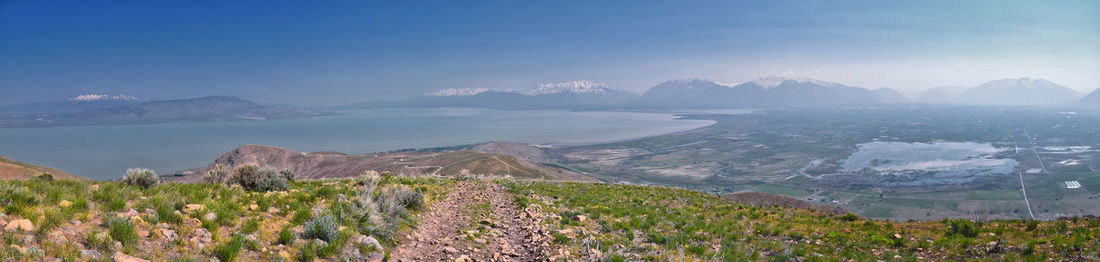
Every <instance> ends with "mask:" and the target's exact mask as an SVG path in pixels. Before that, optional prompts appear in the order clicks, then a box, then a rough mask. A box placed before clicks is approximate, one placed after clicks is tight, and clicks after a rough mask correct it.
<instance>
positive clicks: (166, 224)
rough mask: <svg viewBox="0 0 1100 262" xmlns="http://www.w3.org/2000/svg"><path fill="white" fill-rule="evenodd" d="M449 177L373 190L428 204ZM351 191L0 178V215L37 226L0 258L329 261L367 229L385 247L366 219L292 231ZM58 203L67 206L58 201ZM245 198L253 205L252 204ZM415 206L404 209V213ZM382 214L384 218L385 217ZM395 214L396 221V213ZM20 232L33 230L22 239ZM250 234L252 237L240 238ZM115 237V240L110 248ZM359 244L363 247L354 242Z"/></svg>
mask: <svg viewBox="0 0 1100 262" xmlns="http://www.w3.org/2000/svg"><path fill="white" fill-rule="evenodd" d="M449 183H450V181H447V180H435V179H410V178H389V179H383V180H382V182H381V183H380V185H379V186H378V189H377V191H376V193H375V195H378V194H381V193H380V192H382V191H383V189H384V188H387V187H391V186H399V187H407V188H411V189H414V190H416V191H419V192H423V193H424V195H425V198H426V199H428V201H430V200H431V199H434V198H435V197H438V196H439V194H440V193H442V192H444V190H443V189H444V188H445V187H446V186H448V184H449ZM360 188H361V183H360V181H358V180H314V181H305V182H294V183H292V185H291V188H290V189H289V190H287V191H281V192H270V193H262V192H248V191H244V190H242V189H241V188H240V187H239V186H224V185H208V184H176V183H165V184H160V185H156V186H153V187H151V188H148V189H143V188H140V187H137V186H130V185H127V184H125V183H121V182H90V181H51V182H46V181H38V180H7V181H0V207H2V211H3V212H4V213H5V214H7V215H8V217H6V218H0V222H8V221H13V220H15V219H19V218H29V219H30V220H31V221H32V222H33V223H34V225H35V226H36V227H37V228H38V229H37V230H36V231H32V232H21V231H20V232H8V231H0V244H2V245H0V261H9V260H15V261H42V260H50V259H45V258H61V259H63V260H64V261H80V260H89V259H92V258H90V257H85V256H82V255H81V250H94V251H98V252H100V253H101V254H105V255H106V256H105V258H109V257H110V256H111V255H112V254H114V252H116V251H118V252H123V253H126V254H129V255H133V256H137V257H141V258H145V259H149V260H152V261H206V260H209V258H211V257H219V256H220V257H226V256H229V255H232V256H233V257H236V258H238V259H239V260H241V261H276V260H292V259H297V258H301V257H307V258H308V257H320V258H324V259H335V258H337V257H339V256H341V254H344V253H345V251H346V249H345V248H349V246H350V245H352V244H350V243H349V239H353V238H352V237H353V236H355V235H358V234H363V235H370V236H373V237H375V238H376V239H378V240H379V241H380V242H382V244H383V245H385V246H392V245H393V241H394V238H393V236H392V235H380V234H379V233H377V232H376V231H370V230H366V229H364V226H368V225H367V224H362V223H365V222H362V221H355V220H351V219H344V218H338V219H337V226H341V228H340V230H339V237H338V238H337V239H336V240H332V241H328V242H327V243H323V244H317V243H313V241H305V240H303V239H302V238H301V237H298V236H300V235H301V234H302V232H303V227H302V225H303V224H304V223H305V222H306V221H307V220H309V219H311V218H314V217H317V216H319V214H338V213H341V212H342V214H345V215H346V214H347V213H348V212H350V211H349V209H350V206H349V205H351V202H349V200H354V199H356V196H358V193H359V192H358V190H360ZM61 201H70V202H72V203H73V204H72V205H71V206H69V207H60V205H59V203H60V202H61ZM187 204H200V205H203V206H204V209H203V211H197V212H187V211H186V210H185V207H186V205H187ZM251 205H256V206H255V209H252V208H251V207H252V206H251ZM131 208H132V209H134V210H135V211H136V212H138V213H139V215H138V218H135V219H130V221H131V225H132V230H130V231H129V232H131V233H128V234H127V233H125V232H126V230H120V231H122V232H123V233H122V234H118V235H116V232H115V231H116V230H113V229H114V228H113V227H112V226H111V224H110V221H113V220H114V218H115V217H118V216H120V215H121V214H122V213H125V212H126V211H127V210H130V209H131ZM207 213H213V214H215V215H216V218H214V219H213V220H207V219H206V218H204V217H205V216H206V214H207ZM417 213H418V211H412V213H411V215H412V216H415V215H416V214H417ZM385 219H386V221H387V222H386V223H389V222H388V221H390V219H394V218H393V217H389V218H385ZM74 221H77V222H79V223H76V222H74ZM372 221H374V220H372ZM394 221H405V220H401V219H400V218H397V219H395V220H394ZM372 223H373V222H372ZM406 223H408V222H399V223H394V224H393V225H397V226H399V228H398V229H399V230H407V228H408V226H409V225H408V224H406ZM0 224H2V223H0ZM163 230H172V232H174V233H175V234H176V235H178V238H177V239H175V240H171V239H170V237H169V234H165V233H164V231H163ZM201 230H206V231H207V232H210V233H211V235H212V238H211V242H205V243H199V242H196V241H193V240H192V238H193V237H195V236H199V235H200V234H199V233H198V232H200V231H201ZM284 230H286V231H287V232H291V233H288V235H293V236H295V237H294V238H295V239H296V240H291V241H290V242H289V243H288V244H286V245H283V243H280V239H279V238H280V233H281V231H284ZM135 234H136V235H135ZM250 235H251V236H250ZM26 236H37V237H34V238H31V239H32V240H31V242H25V239H26V238H25V237H26ZM250 237H255V240H243V239H248V238H250ZM128 240H132V241H128ZM235 240H237V241H236V243H234V241H235ZM115 241H119V242H120V243H123V244H122V245H120V246H118V247H116V245H115V244H113V243H114V242H115ZM16 247H18V248H16ZM350 248H351V249H352V250H354V249H356V247H354V246H352V247H350ZM20 249H22V251H21V250H20ZM28 250H41V252H36V251H28ZM359 250H363V251H368V250H364V249H362V247H360V248H359ZM222 260H223V261H225V259H222Z"/></svg>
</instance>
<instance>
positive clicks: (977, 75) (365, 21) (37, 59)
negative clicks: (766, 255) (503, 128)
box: [0, 0, 1100, 105]
mask: <svg viewBox="0 0 1100 262" xmlns="http://www.w3.org/2000/svg"><path fill="white" fill-rule="evenodd" d="M227 2H231V3H227ZM413 2H419V3H413ZM840 2H841V1H792V2H784V1H752V2H749V1H714V2H695V1H576V2H571V1H502V2H486V1H441V2H433V3H428V2H420V1H387V2H368V1H286V2H281V1H255V2H248V1H195V0H188V1H18V0H16V1H13V0H0V104H11V103H17V102H25V101H42V100H57V99H63V98H66V97H72V96H76V95H78V94H82V93H107V94H125V95H134V96H139V97H144V98H151V99H162V98H179V97H195V96H204V95H213V94H217V95H237V96H242V97H245V98H250V99H254V100H258V101H263V102H278V103H288V104H299V105H328V104H346V103H352V102H358V101H370V100H380V99H395V98H401V97H406V96H411V95H416V94H422V93H427V92H431V91H435V90H438V89H443V88H466V87H470V88H497V89H525V88H530V87H532V86H534V85H535V84H536V83H539V82H552V81H566V80H581V79H583V80H596V81H603V82H607V83H608V84H610V85H611V86H612V87H616V88H621V89H626V90H631V91H635V92H642V91H645V90H646V89H648V88H649V87H652V86H654V85H656V84H658V83H660V82H663V81H666V80H669V79H675V78H709V79H715V80H724V81H739V80H746V79H750V78H755V77H759V76H764V75H784V74H788V75H797V76H803V77H811V78H816V79H821V80H826V81H833V82H840V83H845V84H851V85H856V86H861V87H867V88H878V87H891V88H895V89H899V90H902V91H903V92H914V91H916V90H921V89H926V88H929V87H933V86H942V85H963V86H973V85H977V84H980V83H982V82H985V81H988V80H993V79H1001V78H1015V77H1024V76H1029V77H1035V78H1045V79H1048V80H1051V81H1053V82H1055V83H1059V84H1062V85H1065V86H1068V87H1070V88H1073V89H1076V90H1078V91H1081V92H1087V91H1090V90H1092V89H1094V88H1097V87H1100V65H1098V63H1100V62H1098V61H1100V51H1098V49H1100V36H1098V34H1100V33H1098V32H1100V21H1098V20H1097V18H1096V17H1097V16H1098V15H1100V1H1027V2H1016V1H942V2H937V1H843V3H840ZM887 2H890V3H887Z"/></svg>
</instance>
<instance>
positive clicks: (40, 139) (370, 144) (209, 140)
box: [0, 108, 713, 179]
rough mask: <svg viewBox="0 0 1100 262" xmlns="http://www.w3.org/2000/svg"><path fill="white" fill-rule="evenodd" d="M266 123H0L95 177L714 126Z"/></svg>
mask: <svg viewBox="0 0 1100 262" xmlns="http://www.w3.org/2000/svg"><path fill="white" fill-rule="evenodd" d="M338 113H341V114H340V115H333V116H325V117H315V118H301V119H283V120H267V121H239V122H205V123H172V124H152V125H112V126H76V127H46V128H0V155H4V156H7V157H9V158H12V159H15V160H19V161H24V162H29V163H35V164H40V165H45V166H50V167H55V168H60V169H62V170H65V171H68V172H71V173H73V174H76V175H79V176H84V177H89V178H94V179H111V178H117V177H121V176H122V174H123V172H125V170H126V168H128V167H146V168H152V169H154V170H157V171H158V172H162V173H163V172H174V171H179V170H183V169H187V168H192V167H200V166H205V165H207V164H210V163H211V162H213V161H214V159H215V158H217V157H218V156H219V155H221V154H222V153H225V152H228V151H229V150H232V149H233V148H236V147H238V146H241V145H245V144H263V145H274V146H280V147H285V148H289V149H293V150H298V151H306V152H312V151H337V152H345V153H371V152H380V151H389V150H397V149H407V148H429V147H441V146H450V145H462V144H473V143H481V142H488V141H514V142H524V143H538V144H587V143H600V142H610V141H617V140H625V139H633V138H639V137H646V136H654V135H660V134H665V133H672V132H678V131H684V130H690V129H695V128H699V127H704V126H707V125H710V124H712V123H713V122H712V121H707V120H680V119H676V116H674V115H672V114H659V113H633V112H591V111H560V110H523V111H502V110H490V109H472V108H430V109H425V108H403V109H371V110H354V111H341V112H338Z"/></svg>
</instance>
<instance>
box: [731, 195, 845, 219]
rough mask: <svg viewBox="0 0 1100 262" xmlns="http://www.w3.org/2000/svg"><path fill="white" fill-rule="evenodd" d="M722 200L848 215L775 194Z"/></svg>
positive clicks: (733, 196)
mask: <svg viewBox="0 0 1100 262" xmlns="http://www.w3.org/2000/svg"><path fill="white" fill-rule="evenodd" d="M722 198H724V199H727V200H731V201H733V202H738V203H742V204H749V205H753V206H781V207H788V208H798V209H815V210H820V211H824V212H829V213H833V214H838V215H839V214H844V213H848V212H847V211H844V209H841V208H839V207H835V206H825V205H814V204H810V203H807V202H806V201H802V200H798V199H794V198H790V197H785V196H780V195H773V194H768V193H760V192H740V193H733V194H725V195H722Z"/></svg>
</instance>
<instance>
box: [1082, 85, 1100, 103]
mask: <svg viewBox="0 0 1100 262" xmlns="http://www.w3.org/2000/svg"><path fill="white" fill-rule="evenodd" d="M1077 105H1078V106H1081V107H1087V108H1100V88H1097V89H1094V90H1092V92H1089V94H1088V95H1085V97H1082V98H1081V100H1078V101H1077Z"/></svg>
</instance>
